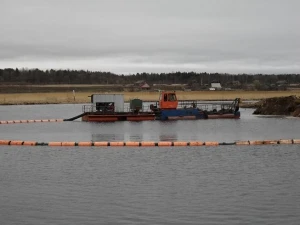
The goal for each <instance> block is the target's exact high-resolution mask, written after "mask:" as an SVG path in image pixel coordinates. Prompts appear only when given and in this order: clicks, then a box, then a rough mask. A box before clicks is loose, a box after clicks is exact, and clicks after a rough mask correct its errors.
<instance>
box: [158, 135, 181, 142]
mask: <svg viewBox="0 0 300 225" xmlns="http://www.w3.org/2000/svg"><path fill="white" fill-rule="evenodd" d="M159 140H160V141H177V134H168V135H164V134H161V135H159Z"/></svg>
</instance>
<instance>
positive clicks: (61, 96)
mask: <svg viewBox="0 0 300 225" xmlns="http://www.w3.org/2000/svg"><path fill="white" fill-rule="evenodd" d="M92 94H124V101H125V102H129V101H130V100H131V99H134V98H139V99H141V100H143V101H153V102H155V101H158V98H159V92H77V93H76V94H75V97H74V95H73V92H48V93H38V92H37V93H0V105H3V106H5V105H41V104H89V103H90V97H89V96H91V95H92ZM176 94H177V97H178V100H195V101H233V100H234V99H235V98H241V100H242V102H243V101H259V100H262V99H265V98H272V97H284V96H291V95H295V96H297V97H300V91H299V90H297V91H176Z"/></svg>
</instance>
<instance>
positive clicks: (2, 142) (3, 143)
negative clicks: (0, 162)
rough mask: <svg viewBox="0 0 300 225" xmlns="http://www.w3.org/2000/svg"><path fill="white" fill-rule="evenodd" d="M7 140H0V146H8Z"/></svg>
mask: <svg viewBox="0 0 300 225" xmlns="http://www.w3.org/2000/svg"><path fill="white" fill-rule="evenodd" d="M9 143H10V141H9V140H0V145H9Z"/></svg>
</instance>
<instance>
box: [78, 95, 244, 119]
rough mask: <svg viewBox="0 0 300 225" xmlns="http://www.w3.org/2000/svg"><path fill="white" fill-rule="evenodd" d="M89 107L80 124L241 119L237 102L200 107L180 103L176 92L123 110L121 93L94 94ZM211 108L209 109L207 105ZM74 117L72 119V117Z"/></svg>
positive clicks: (194, 103) (133, 100)
mask: <svg viewBox="0 0 300 225" xmlns="http://www.w3.org/2000/svg"><path fill="white" fill-rule="evenodd" d="M91 102H92V104H91V105H85V106H83V114H82V120H83V121H92V122H105V121H143V120H186V119H189V120H191V119H194V120H196V119H217V118H220V119H221V118H233V119H236V118H240V112H239V102H240V99H239V98H236V99H235V100H234V101H233V102H232V103H231V104H218V106H220V109H217V104H216V105H214V104H207V103H206V104H203V103H201V102H199V101H179V100H178V99H177V96H176V92H175V91H161V92H160V95H159V100H158V102H155V103H151V104H148V105H147V104H144V102H143V101H142V100H141V99H132V100H130V102H129V108H127V109H124V96H123V95H122V94H94V95H92V96H91ZM209 105H210V106H211V107H210V109H209V107H208V106H209ZM74 118H75V117H74ZM76 118H78V117H76Z"/></svg>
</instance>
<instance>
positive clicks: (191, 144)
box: [190, 141, 204, 146]
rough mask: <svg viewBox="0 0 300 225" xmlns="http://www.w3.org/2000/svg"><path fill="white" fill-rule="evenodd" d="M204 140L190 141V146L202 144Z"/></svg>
mask: <svg viewBox="0 0 300 225" xmlns="http://www.w3.org/2000/svg"><path fill="white" fill-rule="evenodd" d="M202 145H204V142H202V141H190V146H202Z"/></svg>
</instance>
